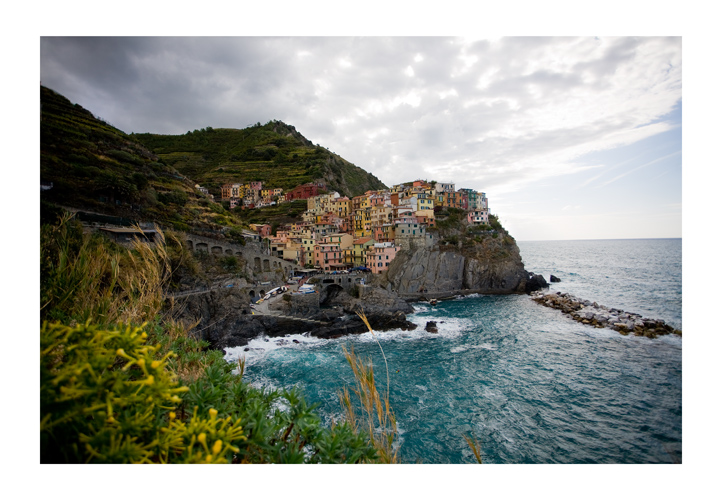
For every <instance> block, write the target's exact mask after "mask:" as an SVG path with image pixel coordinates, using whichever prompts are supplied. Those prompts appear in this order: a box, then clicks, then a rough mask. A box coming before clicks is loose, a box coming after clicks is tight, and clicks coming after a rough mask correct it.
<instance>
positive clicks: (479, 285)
mask: <svg viewBox="0 0 722 500" xmlns="http://www.w3.org/2000/svg"><path fill="white" fill-rule="evenodd" d="M380 284H381V285H382V286H386V287H387V288H388V289H390V290H393V291H395V292H397V293H399V294H400V295H401V296H403V297H405V298H407V299H417V300H418V299H422V298H443V297H448V296H453V295H457V294H464V293H484V294H512V293H530V292H532V291H535V290H539V289H541V288H544V287H547V286H548V284H547V282H546V280H545V279H544V278H543V277H542V276H540V275H537V274H533V273H530V272H528V271H527V270H526V269H524V263H523V262H522V259H521V255H520V253H519V247H518V246H517V244H516V241H515V240H514V238H512V237H511V236H510V235H509V234H508V233H507V232H506V231H504V230H503V229H500V230H497V231H484V232H474V228H473V227H469V226H466V225H464V224H462V223H459V227H458V228H456V229H454V230H446V231H440V232H439V235H438V243H436V244H435V245H433V246H430V247H429V246H422V245H418V246H415V245H413V243H412V244H411V245H408V246H407V247H406V248H404V247H402V249H401V250H400V251H399V252H398V253H397V254H396V257H395V258H394V260H393V262H391V265H390V266H389V270H388V272H387V273H386V274H385V275H382V276H381V278H380Z"/></svg>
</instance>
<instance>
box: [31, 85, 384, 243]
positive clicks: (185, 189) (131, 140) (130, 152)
mask: <svg viewBox="0 0 722 500" xmlns="http://www.w3.org/2000/svg"><path fill="white" fill-rule="evenodd" d="M40 102H41V114H40V180H41V184H44V185H50V184H52V188H51V189H48V190H44V191H42V194H41V208H42V210H41V216H42V217H45V214H46V213H50V214H52V213H54V211H55V210H47V209H48V208H49V207H54V206H63V207H70V208H73V209H79V210H85V211H89V212H95V213H100V214H105V215H112V216H119V217H123V218H126V219H128V220H134V221H148V222H157V223H160V224H161V225H165V226H168V227H173V228H175V229H177V230H180V231H194V232H200V233H204V232H207V233H220V232H228V231H229V230H230V232H231V234H236V235H238V234H239V233H238V231H240V229H242V228H246V227H247V225H248V223H249V222H265V223H269V224H273V223H274V222H276V223H283V222H288V221H290V220H293V219H295V218H296V217H297V216H298V215H299V214H300V212H302V211H303V209H305V202H302V201H297V202H293V203H289V204H282V205H279V206H278V207H270V208H267V209H256V210H252V211H242V210H241V209H239V208H236V209H234V210H229V209H228V207H227V206H224V205H223V204H221V203H220V202H214V201H213V200H212V199H211V198H209V197H207V196H205V195H203V194H201V193H200V192H199V191H197V190H196V189H194V186H195V184H201V185H203V186H205V187H208V188H209V189H210V190H211V193H213V194H215V195H216V200H218V198H219V195H220V185H221V184H223V183H225V182H230V181H235V182H238V181H239V180H248V181H250V180H261V181H263V182H264V185H266V186H269V187H280V188H283V189H284V190H286V189H290V188H293V187H295V186H297V185H299V184H303V183H305V182H310V181H312V180H320V181H323V182H325V183H326V185H327V186H328V187H329V189H332V190H337V191H339V192H342V193H344V194H349V195H355V194H357V193H360V192H361V193H362V192H364V191H366V190H368V189H381V188H383V187H384V185H383V184H382V183H381V182H380V181H379V180H378V179H376V177H374V176H373V175H371V174H369V173H367V172H365V171H364V170H362V169H360V168H358V167H356V166H353V165H351V164H350V163H348V162H347V161H345V160H343V159H342V158H340V157H339V156H337V155H334V154H333V153H331V152H330V151H328V150H326V149H324V148H322V147H320V146H314V145H313V144H312V143H311V142H310V141H308V140H307V139H305V138H304V137H303V136H302V135H301V134H299V133H298V132H296V130H295V129H294V128H293V127H292V126H289V125H285V124H283V123H280V122H269V123H268V124H266V125H263V126H262V125H260V124H257V125H255V126H253V127H249V128H247V129H244V130H236V129H217V130H215V129H211V128H210V127H209V128H206V129H204V130H200V131H198V130H197V131H194V132H189V133H187V134H184V135H179V136H172V135H157V134H130V135H128V134H126V133H124V132H123V131H121V130H118V129H117V128H115V127H113V126H112V125H109V124H108V123H106V122H104V121H103V120H101V119H99V118H97V117H95V116H94V115H93V113H91V112H90V111H88V110H86V109H85V108H83V107H82V106H80V105H79V104H73V103H71V102H70V101H69V100H68V99H66V98H65V97H63V96H62V95H60V94H58V93H57V92H55V91H53V90H51V89H48V88H46V87H42V86H41V87H40ZM349 186H351V187H349ZM51 218H52V217H51Z"/></svg>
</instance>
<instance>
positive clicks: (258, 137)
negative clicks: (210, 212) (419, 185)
mask: <svg viewBox="0 0 722 500" xmlns="http://www.w3.org/2000/svg"><path fill="white" fill-rule="evenodd" d="M131 137H132V138H133V139H134V140H136V141H138V142H140V143H142V144H144V145H145V146H146V147H148V148H149V149H151V150H153V151H155V152H156V153H157V154H158V155H159V157H160V158H161V159H162V160H163V161H164V162H165V163H167V164H168V165H170V166H172V167H173V168H175V169H176V170H178V171H179V172H180V173H182V174H183V175H185V176H187V177H189V178H192V179H194V180H195V181H196V182H199V183H201V184H203V185H204V186H205V187H207V188H208V189H209V190H210V191H211V192H212V193H213V194H214V195H216V196H218V195H220V187H221V186H222V185H223V184H226V183H231V182H241V181H243V182H249V181H262V182H263V185H264V186H265V187H270V188H282V189H283V190H284V191H287V190H290V189H292V188H294V187H296V186H298V185H301V184H305V183H308V182H312V181H315V180H321V181H324V182H325V183H326V184H327V185H328V187H329V188H330V189H332V190H335V191H338V192H339V193H341V194H343V195H346V196H357V195H359V194H362V193H364V192H365V191H367V190H369V189H373V190H377V189H384V188H385V187H386V186H384V184H383V183H382V182H381V181H379V180H378V179H377V178H376V177H375V176H373V175H371V174H369V173H368V172H365V171H364V170H362V169H361V168H359V167H357V166H355V165H353V164H351V163H349V162H348V161H346V160H344V159H343V158H341V157H340V156H338V155H336V154H334V153H332V152H330V151H328V150H327V149H325V148H322V147H321V146H314V145H313V143H311V142H310V141H309V140H307V139H306V138H305V137H303V136H302V135H301V134H299V133H298V132H297V131H296V129H295V128H294V127H293V126H291V125H287V124H285V123H283V122H280V121H277V120H272V121H269V122H268V123H266V124H265V125H261V124H260V123H257V124H255V125H252V126H250V127H247V128H245V129H240V130H239V129H225V128H224V129H213V128H211V127H206V128H204V129H200V130H194V131H192V132H191V131H189V132H187V133H186V134H183V135H161V134H150V133H144V134H131Z"/></svg>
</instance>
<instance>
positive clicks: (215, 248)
mask: <svg viewBox="0 0 722 500" xmlns="http://www.w3.org/2000/svg"><path fill="white" fill-rule="evenodd" d="M211 253H212V254H214V255H223V248H221V247H219V246H213V247H211Z"/></svg>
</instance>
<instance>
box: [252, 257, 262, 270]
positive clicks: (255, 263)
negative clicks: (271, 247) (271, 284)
mask: <svg viewBox="0 0 722 500" xmlns="http://www.w3.org/2000/svg"><path fill="white" fill-rule="evenodd" d="M253 270H254V271H256V272H257V273H260V272H261V258H260V257H254V258H253Z"/></svg>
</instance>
